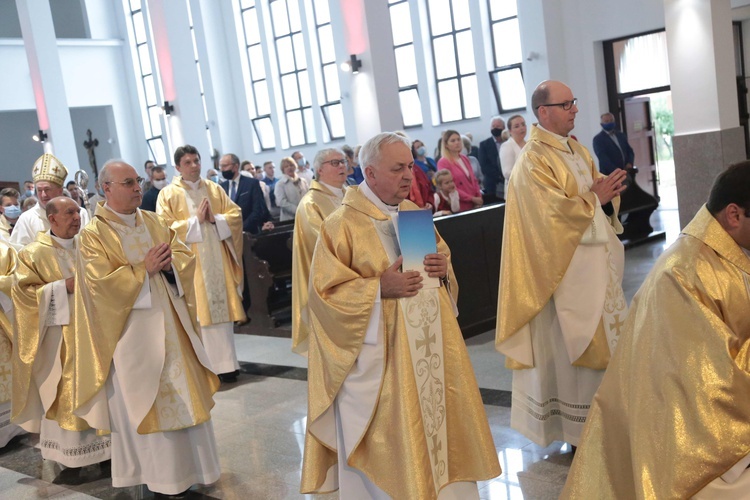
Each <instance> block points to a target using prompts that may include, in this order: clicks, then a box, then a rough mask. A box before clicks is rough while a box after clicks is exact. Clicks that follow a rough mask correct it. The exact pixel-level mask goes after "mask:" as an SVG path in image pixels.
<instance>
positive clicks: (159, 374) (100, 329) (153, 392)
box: [63, 205, 219, 434]
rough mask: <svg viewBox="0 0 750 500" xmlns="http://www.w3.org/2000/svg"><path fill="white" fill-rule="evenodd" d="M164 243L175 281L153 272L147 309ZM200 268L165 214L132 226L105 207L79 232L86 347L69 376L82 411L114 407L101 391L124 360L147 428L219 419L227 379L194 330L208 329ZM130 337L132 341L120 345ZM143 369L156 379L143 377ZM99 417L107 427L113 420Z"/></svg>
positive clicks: (125, 382)
mask: <svg viewBox="0 0 750 500" xmlns="http://www.w3.org/2000/svg"><path fill="white" fill-rule="evenodd" d="M161 243H166V244H168V245H170V247H171V249H172V270H173V272H174V273H175V277H176V285H172V284H170V283H169V282H168V281H167V278H166V277H165V276H164V273H161V272H159V273H157V274H155V275H154V276H151V277H148V283H149V292H150V305H149V306H148V307H145V308H143V307H140V306H139V304H138V302H139V300H140V296H141V295H142V293H143V292H142V288H143V286H144V282H145V280H146V279H147V273H146V265H145V263H144V260H143V259H144V257H145V255H146V252H147V251H148V250H149V249H150V248H152V247H153V246H155V245H159V244H161ZM194 269H195V260H194V257H193V254H192V253H191V252H190V250H189V249H188V248H187V246H185V244H184V243H182V242H181V241H180V240H179V238H178V237H177V234H176V232H175V231H173V230H171V229H169V227H168V226H167V225H166V224H165V223H164V221H162V220H161V218H160V217H159V216H157V215H156V214H154V213H152V212H148V211H141V210H137V211H136V217H135V224H134V226H130V225H128V224H126V223H125V222H124V221H123V220H122V219H120V217H118V215H117V214H115V213H114V212H112V211H111V210H109V209H108V208H107V207H106V206H102V205H99V206H98V207H97V208H96V213H95V216H94V220H93V221H92V222H91V223H90V224H89V225H88V226H86V228H84V229H83V230H82V231H81V233H80V234H79V258H78V261H77V268H76V273H77V274H76V275H77V279H76V291H75V297H76V299H75V300H76V308H75V317H76V324H77V330H78V331H77V340H76V347H77V352H76V357H75V362H74V363H72V364H71V366H70V369H69V370H68V369H67V367H66V371H65V372H64V374H63V376H64V377H66V378H67V377H70V379H71V380H72V381H73V382H72V385H73V393H72V395H71V396H70V397H71V398H72V400H73V408H74V409H75V412H76V414H77V415H81V416H84V415H92V414H93V410H91V408H92V407H97V408H98V407H101V405H102V404H104V405H105V406H106V395H105V394H103V392H104V391H102V389H103V388H104V385H105V383H106V381H107V378H108V377H109V375H110V369H111V366H112V364H113V359H115V358H116V363H115V365H116V369H117V374H118V380H119V382H120V386H122V387H123V398H124V399H125V404H127V405H128V411H129V413H130V414H131V415H138V419H137V420H138V421H137V422H135V425H136V426H137V430H138V433H139V434H149V433H155V432H162V431H172V430H180V429H185V428H188V427H192V426H196V425H198V424H201V423H203V422H207V421H208V420H210V418H211V415H210V410H211V408H212V407H213V405H214V402H213V398H212V396H213V394H214V393H215V392H216V390H217V389H218V386H219V381H218V378H217V377H216V375H214V374H213V373H212V372H211V371H210V370H209V369H208V368H206V364H207V360H205V361H204V360H201V359H199V357H197V353H196V350H195V348H194V343H193V342H198V338H196V339H195V341H193V340H192V338H191V337H195V335H196V334H198V335H199V332H200V327H199V326H198V324H197V323H196V318H197V315H196V311H195V294H194V290H193V287H192V286H190V285H191V284H192V282H193V273H194ZM181 284H184V285H185V286H184V287H183V286H181ZM181 294H184V295H182V297H184V299H183V298H182V297H181V296H180V295H181ZM150 328H153V329H154V331H149V329H150ZM188 331H189V332H191V333H188ZM140 332H142V336H143V338H142V339H139V338H138V337H139V335H141V333H140ZM154 339H157V340H154ZM159 339H163V340H159ZM123 342H127V343H128V346H127V349H124V350H118V343H119V344H122V343H123ZM139 349H141V350H142V352H138V350H139ZM200 351H201V352H202V351H203V349H202V346H200ZM118 356H119V357H118ZM117 363H122V364H117ZM143 373H148V374H149V377H148V378H143V376H142V374H143ZM134 377H135V378H136V379H137V380H134ZM102 398H103V399H104V400H105V401H104V402H102V401H101V399H102ZM86 418H87V420H88V421H89V423H91V422H92V419H90V418H89V417H86ZM100 422H101V423H100V424H99V425H101V426H102V427H104V426H105V425H108V422H109V419H108V418H102V419H100ZM92 426H93V424H92ZM97 428H98V427H97Z"/></svg>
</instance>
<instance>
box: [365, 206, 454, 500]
mask: <svg viewBox="0 0 750 500" xmlns="http://www.w3.org/2000/svg"><path fill="white" fill-rule="evenodd" d="M371 220H372V219H371ZM372 223H373V224H374V225H375V228H376V229H377V233H378V236H379V237H380V241H381V243H382V244H383V248H384V249H385V251H386V253H387V254H388V259H389V261H390V262H394V261H395V260H396V258H397V257H398V253H400V249H399V244H398V240H397V239H396V230H395V228H394V225H393V222H392V221H391V219H390V218H389V219H388V220H386V221H377V220H372ZM399 306H400V309H401V313H402V314H403V317H404V326H405V329H406V334H407V338H408V340H409V352H410V354H411V365H412V369H413V372H414V382H415V383H416V389H417V394H419V407H420V409H421V410H422V425H423V428H424V434H425V440H426V442H427V447H428V448H429V450H428V451H429V453H428V456H429V459H430V468H431V469H432V479H433V481H434V483H435V491H440V489H441V488H442V487H443V485H445V483H447V482H448V477H449V476H448V426H447V423H446V414H447V411H446V407H445V367H444V357H443V328H442V323H441V317H440V297H439V296H438V290H437V289H435V288H431V289H424V288H423V289H421V290H420V291H419V293H418V294H417V295H416V296H414V297H405V298H402V299H399Z"/></svg>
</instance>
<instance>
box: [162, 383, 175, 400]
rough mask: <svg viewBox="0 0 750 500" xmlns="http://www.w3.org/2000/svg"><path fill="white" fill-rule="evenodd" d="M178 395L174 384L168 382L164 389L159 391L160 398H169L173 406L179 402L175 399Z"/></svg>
mask: <svg viewBox="0 0 750 500" xmlns="http://www.w3.org/2000/svg"><path fill="white" fill-rule="evenodd" d="M176 394H177V389H175V388H174V385H172V382H167V383H166V384H164V389H163V390H161V391H159V396H160V397H162V398H169V402H170V403H172V404H174V403H176V402H177V399H176V398H175V395H176Z"/></svg>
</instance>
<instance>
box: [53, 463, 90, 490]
mask: <svg viewBox="0 0 750 500" xmlns="http://www.w3.org/2000/svg"><path fill="white" fill-rule="evenodd" d="M82 470H83V468H82V467H68V468H67V469H65V470H63V471H62V472H60V473H59V474H58V475H57V477H55V479H53V480H52V484H65V485H68V486H77V485H80V484H83V483H84V478H83V477H81V471H82Z"/></svg>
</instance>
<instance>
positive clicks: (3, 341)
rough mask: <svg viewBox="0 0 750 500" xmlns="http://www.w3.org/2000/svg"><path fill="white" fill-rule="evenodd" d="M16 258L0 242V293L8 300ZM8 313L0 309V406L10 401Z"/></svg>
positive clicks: (10, 328)
mask: <svg viewBox="0 0 750 500" xmlns="http://www.w3.org/2000/svg"><path fill="white" fill-rule="evenodd" d="M17 262H18V257H17V255H16V251H15V250H14V249H13V247H11V246H10V245H9V244H8V243H5V242H4V241H0V292H2V293H4V294H5V295H6V296H7V297H8V298H9V299H10V297H11V288H12V286H13V280H14V279H15V277H14V273H15V270H16V265H17ZM7 312H8V311H5V310H3V309H2V308H1V307H0V330H2V331H0V404H3V403H7V402H8V401H10V399H11V394H12V389H13V387H12V381H11V365H12V363H11V359H12V356H13V342H12V338H13V329H12V328H13V327H12V323H11V321H10V320H11V319H12V316H11V317H10V318H9V317H8V315H7Z"/></svg>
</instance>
